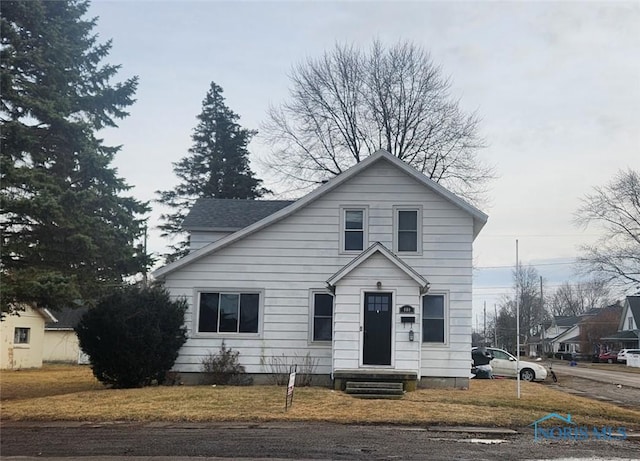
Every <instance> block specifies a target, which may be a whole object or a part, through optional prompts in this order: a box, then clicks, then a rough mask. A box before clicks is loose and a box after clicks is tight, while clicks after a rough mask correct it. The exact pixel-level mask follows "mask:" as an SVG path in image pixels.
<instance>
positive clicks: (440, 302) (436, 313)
mask: <svg viewBox="0 0 640 461" xmlns="http://www.w3.org/2000/svg"><path fill="white" fill-rule="evenodd" d="M422 342H424V343H444V295H426V296H423V297H422Z"/></svg>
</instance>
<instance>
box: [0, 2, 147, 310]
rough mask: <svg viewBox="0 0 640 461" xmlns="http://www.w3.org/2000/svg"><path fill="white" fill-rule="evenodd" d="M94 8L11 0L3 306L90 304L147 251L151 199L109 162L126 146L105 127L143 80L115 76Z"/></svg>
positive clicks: (5, 26) (4, 57)
mask: <svg viewBox="0 0 640 461" xmlns="http://www.w3.org/2000/svg"><path fill="white" fill-rule="evenodd" d="M88 7H89V3H88V2H87V1H81V0H69V1H44V0H40V1H29V2H25V1H4V2H3V3H2V8H1V9H0V21H1V23H0V27H1V29H2V47H1V49H0V53H1V69H0V72H1V73H0V92H1V101H2V102H1V105H0V122H1V124H2V133H1V142H2V153H1V157H0V159H1V177H0V179H1V181H2V183H1V186H2V189H1V193H0V201H1V209H0V223H1V225H2V253H3V254H2V267H1V275H2V279H3V280H2V313H3V314H4V313H10V312H13V311H14V310H20V309H21V307H20V306H21V305H24V303H29V304H31V305H34V306H36V307H47V308H52V309H57V308H60V307H62V306H68V305H72V304H73V303H74V302H78V301H80V302H82V303H84V304H91V302H92V301H93V300H95V299H97V298H98V297H99V296H100V295H101V294H102V293H103V292H104V291H105V289H107V288H110V287H113V286H114V285H119V284H121V282H122V279H123V277H124V276H128V275H131V274H135V273H137V272H139V271H140V270H142V269H143V268H144V266H145V265H146V264H147V257H146V255H145V254H141V248H140V247H135V246H134V243H133V242H134V241H135V240H136V239H137V238H138V237H139V236H140V235H141V233H142V232H143V225H144V223H143V222H142V221H141V220H139V219H136V217H135V215H136V214H140V213H144V212H146V211H148V207H147V205H146V204H143V203H140V202H138V201H136V200H134V199H133V198H131V197H122V196H121V195H120V194H121V193H122V192H124V191H126V190H128V189H129V186H127V185H126V184H125V182H124V181H123V180H122V179H121V178H119V177H118V176H117V174H116V170H115V169H114V168H113V167H111V166H110V164H111V162H112V160H113V157H114V155H115V154H116V153H117V152H118V150H119V148H118V147H108V146H105V145H103V143H102V140H101V139H99V138H97V137H96V132H97V131H98V130H100V129H101V128H104V127H115V126H116V123H115V120H116V119H121V118H123V117H125V116H126V115H128V114H127V112H126V111H125V109H126V108H127V107H128V106H129V105H131V104H132V103H133V99H132V98H133V95H134V93H135V90H136V86H137V78H131V79H128V80H126V81H124V82H120V83H113V82H112V79H113V78H114V77H115V76H116V74H117V73H118V70H119V66H114V65H110V64H103V63H102V60H103V59H104V58H105V57H106V56H107V55H108V53H109V50H110V48H111V43H110V42H106V43H104V44H100V43H98V41H97V36H96V35H95V34H93V33H92V29H93V28H94V26H95V24H96V19H84V18H83V17H84V15H85V14H86V13H87V10H88Z"/></svg>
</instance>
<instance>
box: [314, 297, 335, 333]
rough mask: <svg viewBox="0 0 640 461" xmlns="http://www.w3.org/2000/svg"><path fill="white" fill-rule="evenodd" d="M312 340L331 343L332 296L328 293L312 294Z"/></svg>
mask: <svg viewBox="0 0 640 461" xmlns="http://www.w3.org/2000/svg"><path fill="white" fill-rule="evenodd" d="M312 296H313V340H314V341H331V339H332V329H333V328H332V323H333V322H332V320H333V296H332V295H330V294H329V293H313V294H312Z"/></svg>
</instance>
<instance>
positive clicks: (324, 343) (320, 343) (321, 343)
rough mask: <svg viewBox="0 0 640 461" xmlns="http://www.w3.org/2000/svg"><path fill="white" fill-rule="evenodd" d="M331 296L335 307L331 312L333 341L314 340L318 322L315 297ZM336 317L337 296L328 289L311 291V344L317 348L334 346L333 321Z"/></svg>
mask: <svg viewBox="0 0 640 461" xmlns="http://www.w3.org/2000/svg"><path fill="white" fill-rule="evenodd" d="M317 294H322V295H330V296H331V297H332V298H333V305H332V311H331V339H314V327H315V320H316V315H315V314H316V310H315V307H316V305H315V295H317ZM335 315H336V295H335V294H333V293H331V292H330V291H328V290H327V289H322V288H318V289H311V290H309V344H311V345H316V346H326V347H332V344H333V319H334V318H335Z"/></svg>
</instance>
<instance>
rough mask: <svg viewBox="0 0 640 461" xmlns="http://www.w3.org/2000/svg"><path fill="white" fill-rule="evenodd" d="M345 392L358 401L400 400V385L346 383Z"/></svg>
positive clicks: (390, 383)
mask: <svg viewBox="0 0 640 461" xmlns="http://www.w3.org/2000/svg"><path fill="white" fill-rule="evenodd" d="M345 392H346V393H347V394H349V395H351V396H353V397H356V398H359V399H401V398H402V397H403V396H404V390H403V387H402V383H398V382H396V383H394V382H381V381H377V382H363V381H347V385H346V387H345Z"/></svg>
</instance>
